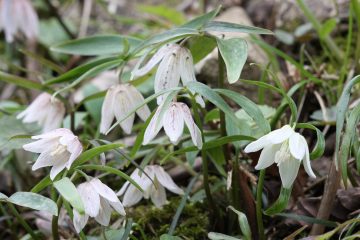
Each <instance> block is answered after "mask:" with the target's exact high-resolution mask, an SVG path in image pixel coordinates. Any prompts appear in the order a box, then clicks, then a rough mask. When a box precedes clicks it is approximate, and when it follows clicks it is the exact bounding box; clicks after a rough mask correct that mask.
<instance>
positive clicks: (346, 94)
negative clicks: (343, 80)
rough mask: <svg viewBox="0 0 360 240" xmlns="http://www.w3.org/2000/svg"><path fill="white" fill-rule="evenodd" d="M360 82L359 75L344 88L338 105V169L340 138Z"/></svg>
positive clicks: (336, 162)
mask: <svg viewBox="0 0 360 240" xmlns="http://www.w3.org/2000/svg"><path fill="white" fill-rule="evenodd" d="M359 82H360V75H357V76H356V77H354V78H353V79H351V80H350V81H349V82H348V83H347V84H346V85H345V87H344V90H343V92H342V94H341V96H340V99H339V101H338V103H337V105H336V109H337V113H336V146H335V153H337V154H335V165H336V167H338V164H339V156H338V154H339V149H340V137H341V133H342V131H343V127H344V122H345V115H346V111H347V109H348V104H349V101H350V94H351V89H352V87H353V86H354V85H355V84H357V83H359Z"/></svg>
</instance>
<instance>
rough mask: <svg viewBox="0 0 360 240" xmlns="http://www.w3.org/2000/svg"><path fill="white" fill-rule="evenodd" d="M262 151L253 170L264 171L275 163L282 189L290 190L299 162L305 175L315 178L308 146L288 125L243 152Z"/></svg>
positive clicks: (250, 145)
mask: <svg viewBox="0 0 360 240" xmlns="http://www.w3.org/2000/svg"><path fill="white" fill-rule="evenodd" d="M260 149H263V150H262V152H261V154H260V158H259V162H258V164H257V165H256V166H255V169H257V170H259V169H264V168H267V167H269V166H270V165H272V164H273V163H276V164H277V166H278V167H279V172H280V178H281V182H282V185H283V187H284V188H290V187H291V186H292V184H293V182H294V181H295V178H296V176H297V174H298V171H299V167H300V163H301V161H302V162H303V165H304V169H305V171H306V173H307V174H308V175H309V176H310V177H312V178H315V177H316V176H315V174H314V172H313V171H312V169H311V164H310V154H309V146H308V144H307V142H306V139H305V138H304V137H303V136H301V135H300V134H299V133H297V132H295V131H294V129H293V128H291V127H290V126H289V125H285V126H283V127H282V128H280V129H277V130H274V131H272V132H270V133H268V134H266V135H265V136H263V137H261V138H259V139H258V140H256V141H254V142H252V143H250V144H249V145H247V146H246V148H245V152H246V153H249V152H257V151H259V150H260Z"/></svg>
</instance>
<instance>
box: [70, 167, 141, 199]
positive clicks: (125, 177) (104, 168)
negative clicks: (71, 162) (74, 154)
mask: <svg viewBox="0 0 360 240" xmlns="http://www.w3.org/2000/svg"><path fill="white" fill-rule="evenodd" d="M77 168H80V169H86V170H99V171H103V172H108V173H112V174H115V175H118V176H119V177H122V178H124V179H125V180H126V181H129V182H130V183H131V184H132V185H134V186H135V187H136V188H137V189H139V191H141V192H143V189H142V188H141V187H140V186H139V184H137V183H136V182H135V181H134V180H133V179H132V178H131V177H129V176H128V175H126V173H124V172H122V171H120V170H118V169H116V168H113V167H109V166H102V165H92V164H89V165H81V166H79V167H77Z"/></svg>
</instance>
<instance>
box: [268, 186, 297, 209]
mask: <svg viewBox="0 0 360 240" xmlns="http://www.w3.org/2000/svg"><path fill="white" fill-rule="evenodd" d="M290 196H291V188H290V189H288V188H283V187H281V191H280V195H279V197H278V199H277V200H276V201H275V203H274V204H273V205H271V207H269V208H268V209H266V210H265V214H266V215H274V214H277V213H280V212H282V211H283V210H284V209H285V208H286V207H287V204H288V202H289V200H290Z"/></svg>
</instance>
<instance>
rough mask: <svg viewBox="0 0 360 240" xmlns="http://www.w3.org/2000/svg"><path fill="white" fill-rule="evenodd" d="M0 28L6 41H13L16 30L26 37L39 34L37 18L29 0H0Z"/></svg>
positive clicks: (34, 36)
mask: <svg viewBox="0 0 360 240" xmlns="http://www.w3.org/2000/svg"><path fill="white" fill-rule="evenodd" d="M0 29H4V31H5V37H6V41H7V42H12V41H14V37H15V35H16V33H17V32H18V31H21V32H22V33H23V34H24V35H25V36H26V37H27V38H28V39H32V40H33V39H35V38H36V37H37V36H38V34H39V19H38V16H37V14H36V11H35V9H34V8H33V6H32V4H31V1H30V0H1V1H0Z"/></svg>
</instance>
